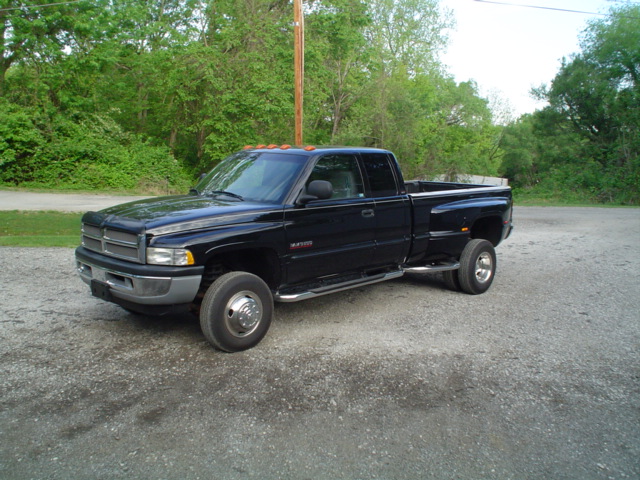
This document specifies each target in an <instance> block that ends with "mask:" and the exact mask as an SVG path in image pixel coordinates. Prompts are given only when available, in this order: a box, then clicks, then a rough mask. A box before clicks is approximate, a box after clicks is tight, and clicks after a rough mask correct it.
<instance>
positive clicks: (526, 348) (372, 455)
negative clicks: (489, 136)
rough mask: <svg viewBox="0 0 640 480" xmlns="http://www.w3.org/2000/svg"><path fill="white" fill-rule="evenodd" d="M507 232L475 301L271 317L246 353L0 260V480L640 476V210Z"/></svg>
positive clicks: (51, 262)
mask: <svg viewBox="0 0 640 480" xmlns="http://www.w3.org/2000/svg"><path fill="white" fill-rule="evenodd" d="M514 221H515V225H516V230H515V232H514V233H513V235H512V236H511V238H509V239H508V240H507V241H505V242H504V243H503V244H502V245H500V246H499V247H498V273H497V277H496V280H495V282H494V284H493V286H492V287H491V289H490V290H489V292H487V293H486V294H484V295H480V296H469V295H465V294H462V293H455V292H450V291H447V290H446V289H445V288H444V285H443V283H442V279H441V277H440V276H438V275H431V276H407V277H404V278H402V279H399V280H394V281H390V282H386V283H381V284H377V285H373V286H370V287H364V288H358V289H355V290H351V291H347V292H342V293H338V294H334V295H331V296H326V297H322V298H318V299H314V300H309V301H306V302H301V303H297V304H277V305H276V312H275V315H276V318H275V321H274V323H273V325H272V328H271V330H270V331H269V333H268V334H267V336H266V338H265V339H264V340H263V342H262V343H261V344H260V345H258V346H257V347H256V348H254V349H252V350H249V351H246V352H242V353H236V354H225V353H221V352H218V351H215V350H213V349H212V348H211V347H210V346H209V344H208V343H207V342H206V341H205V339H204V337H203V336H202V334H201V332H200V330H199V325H198V322H197V321H196V320H195V319H194V318H192V317H189V316H182V317H166V318H150V317H144V316H135V315H132V314H129V313H127V312H125V311H124V310H122V309H121V308H119V307H117V306H115V305H111V304H106V303H103V302H101V301H100V300H97V299H96V298H93V297H91V295H90V293H89V289H88V287H87V286H86V285H84V284H83V283H82V282H81V281H80V280H79V278H78V277H77V275H76V273H75V270H74V264H73V250H72V249H25V248H8V247H4V248H0V265H1V268H0V292H1V293H0V298H1V301H0V439H1V440H0V478H3V479H31V478H34V479H68V478H84V479H91V478H96V479H120V478H145V479H147V478H166V479H213V478H215V479H251V478H256V479H373V478H380V479H417V478H420V479H431V478H433V479H525V478H526V479H550V478H553V479H580V480H585V479H625V478H630V479H633V478H635V479H637V478H640V314H639V311H640V210H639V209H597V208H534V207H520V208H516V210H515V215H514Z"/></svg>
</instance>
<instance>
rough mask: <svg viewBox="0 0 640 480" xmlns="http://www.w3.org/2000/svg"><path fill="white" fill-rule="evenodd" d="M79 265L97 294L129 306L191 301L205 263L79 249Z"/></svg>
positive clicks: (80, 270) (77, 265)
mask: <svg viewBox="0 0 640 480" xmlns="http://www.w3.org/2000/svg"><path fill="white" fill-rule="evenodd" d="M76 269H77V271H78V274H79V275H80V278H81V279H82V281H84V282H85V283H86V284H87V285H89V286H90V287H91V291H92V293H93V294H94V295H96V296H98V297H100V298H102V299H103V300H107V301H112V302H114V303H118V304H124V303H126V306H132V305H146V306H161V305H178V304H189V303H191V302H192V301H193V299H194V298H195V297H196V295H197V293H198V290H199V288H200V282H201V280H202V272H203V271H204V268H203V267H158V266H152V265H138V264H133V263H131V262H125V261H122V260H117V259H112V258H108V257H105V256H104V255H100V254H97V253H95V252H91V251H89V250H87V249H85V248H84V247H79V248H78V249H77V250H76Z"/></svg>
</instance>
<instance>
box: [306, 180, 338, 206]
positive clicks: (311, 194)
mask: <svg viewBox="0 0 640 480" xmlns="http://www.w3.org/2000/svg"><path fill="white" fill-rule="evenodd" d="M331 195H333V185H331V182H327V181H326V180H314V181H313V182H311V183H310V184H309V186H308V187H307V193H306V194H305V195H301V196H300V198H298V203H299V204H301V205H306V204H307V203H309V202H312V201H313V200H328V199H329V198H331Z"/></svg>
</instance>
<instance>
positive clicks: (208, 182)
mask: <svg viewBox="0 0 640 480" xmlns="http://www.w3.org/2000/svg"><path fill="white" fill-rule="evenodd" d="M305 160H306V157H304V156H302V155H283V154H281V153H278V152H274V153H270V152H262V153H261V152H238V153H235V154H233V155H231V156H229V157H227V158H225V159H224V160H223V161H222V162H220V163H219V164H218V165H216V166H215V167H214V169H213V170H211V172H209V174H208V175H207V176H206V177H204V178H203V179H202V180H201V181H200V182H199V183H198V185H196V188H195V190H196V193H198V194H199V195H211V196H219V197H225V198H228V199H229V200H234V201H242V200H248V201H255V202H266V203H282V202H283V201H284V197H285V196H286V194H287V193H288V192H289V190H290V188H291V186H292V185H293V182H294V181H295V180H296V178H298V175H299V173H300V170H302V167H304V164H305Z"/></svg>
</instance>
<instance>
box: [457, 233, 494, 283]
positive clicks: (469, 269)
mask: <svg viewBox="0 0 640 480" xmlns="http://www.w3.org/2000/svg"><path fill="white" fill-rule="evenodd" d="M496 265H497V263H496V251H495V249H494V248H493V245H492V244H491V242H489V241H487V240H483V239H480V238H476V239H473V240H470V241H469V243H467V245H466V246H465V248H464V250H463V251H462V255H461V256H460V268H459V269H458V280H460V287H461V288H462V291H463V292H466V293H469V294H471V295H478V294H480V293H484V292H486V291H487V290H489V287H490V286H491V284H492V283H493V278H494V277H495V273H496Z"/></svg>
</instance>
